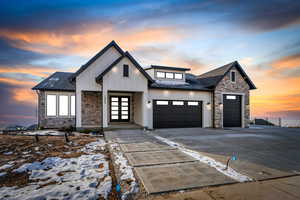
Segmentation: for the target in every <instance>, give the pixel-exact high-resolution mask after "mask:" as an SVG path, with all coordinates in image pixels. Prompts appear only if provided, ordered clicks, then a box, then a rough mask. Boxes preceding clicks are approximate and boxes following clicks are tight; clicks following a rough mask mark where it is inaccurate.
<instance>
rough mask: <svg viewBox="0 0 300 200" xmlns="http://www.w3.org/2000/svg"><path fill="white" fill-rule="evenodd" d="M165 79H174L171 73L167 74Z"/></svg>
mask: <svg viewBox="0 0 300 200" xmlns="http://www.w3.org/2000/svg"><path fill="white" fill-rule="evenodd" d="M166 78H172V79H173V78H174V73H171V72H167V73H166Z"/></svg>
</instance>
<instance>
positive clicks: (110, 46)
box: [71, 40, 124, 81]
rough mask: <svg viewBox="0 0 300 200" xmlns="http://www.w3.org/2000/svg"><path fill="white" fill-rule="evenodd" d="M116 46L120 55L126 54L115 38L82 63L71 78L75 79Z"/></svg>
mask: <svg viewBox="0 0 300 200" xmlns="http://www.w3.org/2000/svg"><path fill="white" fill-rule="evenodd" d="M112 47H113V48H114V49H115V50H117V51H118V53H119V54H120V55H122V54H124V52H123V50H122V49H121V48H120V47H119V46H118V44H117V43H116V42H115V41H114V40H113V41H111V42H110V43H109V44H108V45H107V46H106V47H104V48H103V49H102V50H101V51H99V52H98V53H97V54H96V55H95V56H93V57H92V58H91V59H90V60H89V61H88V62H87V63H86V64H84V65H82V66H81V67H80V68H79V69H78V70H77V71H76V72H75V73H74V75H73V76H72V77H71V80H72V81H74V80H75V78H76V77H77V76H78V75H79V74H81V73H82V72H83V71H85V70H86V69H87V68H88V67H89V66H90V65H91V64H93V63H94V62H95V61H96V60H97V59H98V58H100V57H101V56H103V54H105V53H106V52H107V51H108V50H109V49H111V48H112Z"/></svg>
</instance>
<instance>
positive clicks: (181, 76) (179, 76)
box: [175, 73, 183, 79]
mask: <svg viewBox="0 0 300 200" xmlns="http://www.w3.org/2000/svg"><path fill="white" fill-rule="evenodd" d="M182 78H183V75H182V73H175V79H182Z"/></svg>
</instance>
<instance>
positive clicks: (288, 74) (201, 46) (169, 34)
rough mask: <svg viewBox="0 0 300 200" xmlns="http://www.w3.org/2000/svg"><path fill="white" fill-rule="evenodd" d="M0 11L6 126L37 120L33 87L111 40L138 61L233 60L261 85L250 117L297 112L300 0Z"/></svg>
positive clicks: (30, 2) (195, 65) (10, 1)
mask: <svg viewBox="0 0 300 200" xmlns="http://www.w3.org/2000/svg"><path fill="white" fill-rule="evenodd" d="M239 2H243V3H239ZM0 15H1V17H0V52H1V53H0V125H1V124H2V125H3V124H24V125H29V124H32V123H36V112H37V110H36V100H37V98H36V94H35V92H34V91H32V90H31V87H33V86H34V85H35V84H37V83H38V82H40V81H41V80H43V78H45V77H47V76H48V75H49V74H51V73H53V72H55V71H70V72H74V71H76V70H77V69H78V68H79V67H80V66H81V65H83V64H85V62H87V61H88V59H89V58H91V57H92V56H93V55H95V54H96V53H97V52H98V51H99V50H101V49H102V48H103V47H104V46H105V45H106V44H108V43H109V42H110V41H111V40H115V41H116V42H117V43H118V44H119V45H120V46H121V47H122V48H123V49H125V50H128V51H129V52H130V53H131V54H132V55H133V56H134V57H135V58H136V59H137V60H138V61H139V62H140V64H141V65H142V66H148V65H150V64H161V65H170V66H178V67H190V68H191V69H192V72H193V73H195V74H201V73H203V72H205V71H208V70H211V69H213V68H216V67H219V66H222V65H224V64H227V63H229V62H232V61H235V60H237V61H239V62H240V64H241V65H242V67H243V68H244V70H245V71H246V72H247V73H248V75H249V76H250V78H251V79H252V80H253V82H254V83H255V85H256V86H257V88H258V89H257V90H253V91H251V116H252V117H257V116H264V117H266V116H269V117H279V116H280V117H283V118H290V119H299V120H300V1H297V0H285V1H284V0H273V1H271V0H265V1H264V0H259V1H256V0H249V1H246V0H245V1H234V0H203V1H201V0H197V1H183V0H178V1H176V0H175V1H162V0H160V1H155V0H152V1H143V0H137V1H125V0H122V1H100V0H99V1H92V0H91V1H90V0H74V1H67V0H60V1H55V0H49V1H40V0H36V1H34V0H24V1H20V0H2V1H1V2H0Z"/></svg>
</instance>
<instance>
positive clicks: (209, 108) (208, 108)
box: [206, 102, 211, 110]
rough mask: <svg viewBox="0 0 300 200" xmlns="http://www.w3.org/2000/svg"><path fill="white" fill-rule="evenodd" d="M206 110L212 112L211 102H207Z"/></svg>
mask: <svg viewBox="0 0 300 200" xmlns="http://www.w3.org/2000/svg"><path fill="white" fill-rule="evenodd" d="M206 109H207V110H211V104H210V102H207V103H206Z"/></svg>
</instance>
